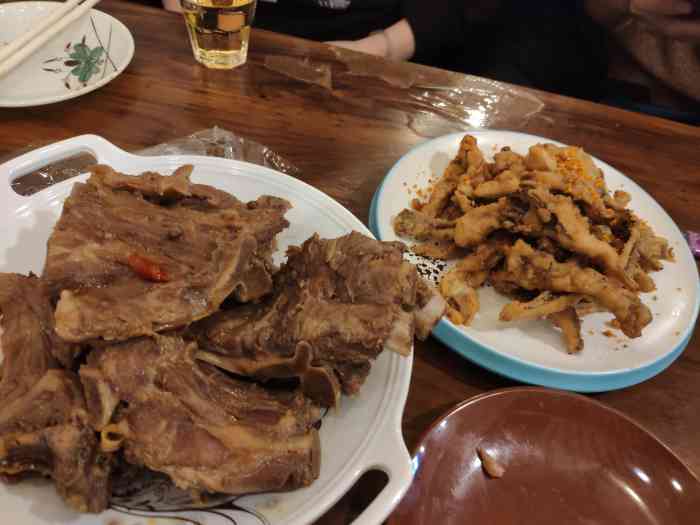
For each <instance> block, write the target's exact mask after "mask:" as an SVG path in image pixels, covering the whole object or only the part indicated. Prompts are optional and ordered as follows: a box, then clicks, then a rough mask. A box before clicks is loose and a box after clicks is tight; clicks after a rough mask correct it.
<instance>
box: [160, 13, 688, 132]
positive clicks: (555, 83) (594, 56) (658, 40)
mask: <svg viewBox="0 0 700 525" xmlns="http://www.w3.org/2000/svg"><path fill="white" fill-rule="evenodd" d="M163 3H164V5H165V6H166V8H168V9H178V8H179V0H163ZM699 11H700V0H692V1H689V0H569V1H561V0H531V1H527V2H524V1H521V0H481V1H479V2H471V1H468V0H275V1H274V2H271V1H268V0H258V8H257V15H256V21H255V26H256V27H261V28H263V29H268V30H271V31H275V32H279V33H285V34H289V35H293V36H299V37H302V38H308V39H311V40H316V41H326V42H328V43H330V44H333V45H337V46H340V47H344V48H348V49H353V50H355V51H360V52H364V53H369V54H372V55H377V56H382V57H384V58H387V59H389V60H396V61H399V60H412V61H414V62H417V63H422V64H426V65H431V66H435V67H441V68H444V69H449V70H452V71H458V72H462V73H468V74H475V75H479V76H483V77H486V78H491V79H495V80H501V81H506V82H511V83H514V84H519V85H524V86H528V87H534V88H538V89H543V90H546V91H551V92H555V93H559V94H564V95H569V96H574V97H578V98H586V99H589V100H598V101H604V102H607V103H611V104H613V105H618V106H623V107H629V108H631V109H636V110H641V111H645V112H651V113H654V112H655V110H659V111H661V114H662V116H666V117H669V118H675V119H677V120H686V121H693V119H694V118H695V117H694V115H695V114H697V113H699V112H698V110H697V107H698V106H699V105H700V53H699V52H698V43H699V42H700V17H698V16H697V15H698V12H699ZM664 107H665V108H670V110H669V111H665V110H664V109H663V108H664ZM659 108H661V109H659ZM657 114H658V113H657ZM685 117H688V118H685Z"/></svg>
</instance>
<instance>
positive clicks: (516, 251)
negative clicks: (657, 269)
mask: <svg viewBox="0 0 700 525" xmlns="http://www.w3.org/2000/svg"><path fill="white" fill-rule="evenodd" d="M495 273H496V274H497V276H496V278H497V279H499V280H506V281H509V282H511V283H514V284H516V285H517V286H519V287H520V288H525V289H527V290H551V291H552V292H559V293H573V294H583V295H587V296H590V297H591V298H592V299H593V300H594V301H595V302H596V303H598V304H599V305H601V306H603V307H604V308H606V309H607V310H608V311H609V312H611V313H612V314H613V315H614V316H615V318H616V319H617V320H618V322H619V323H620V327H621V329H622V331H623V332H624V333H625V335H627V336H628V337H639V336H640V335H642V328H644V327H645V326H646V325H648V324H649V323H650V322H651V319H652V317H651V312H650V311H649V308H647V306H645V305H644V304H643V303H642V302H641V300H640V299H639V297H638V296H637V294H635V293H634V292H632V291H630V290H628V289H626V288H625V287H623V286H622V285H620V284H619V283H618V282H617V281H616V280H613V279H609V278H607V277H606V276H605V275H603V274H601V273H600V272H598V271H596V270H594V269H593V268H583V267H581V266H580V265H579V263H578V262H576V261H573V260H572V261H567V262H565V263H560V262H557V260H556V259H555V258H554V257H552V256H551V255H549V254H547V253H544V252H539V251H536V250H534V249H533V248H532V247H531V246H530V245H529V244H527V243H526V242H524V241H522V240H520V239H519V240H517V241H516V242H515V244H514V245H513V246H512V247H510V248H508V249H507V251H506V265H505V268H504V269H503V270H501V271H499V272H495Z"/></svg>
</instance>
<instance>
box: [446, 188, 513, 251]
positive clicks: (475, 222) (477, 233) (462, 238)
mask: <svg viewBox="0 0 700 525" xmlns="http://www.w3.org/2000/svg"><path fill="white" fill-rule="evenodd" d="M508 206H509V205H508V200H507V199H506V198H505V197H501V198H500V199H498V200H497V201H496V202H494V203H491V204H486V205H484V206H478V207H476V208H473V209H471V210H470V211H468V212H467V213H465V214H464V215H462V216H461V217H460V218H459V219H457V222H456V224H455V233H454V240H455V243H456V244H457V246H462V247H465V248H469V247H472V246H477V245H478V244H479V243H481V242H483V241H484V239H486V237H487V236H488V235H490V234H491V233H493V232H494V231H496V230H497V229H499V228H500V227H501V226H502V224H503V220H504V219H505V215H506V212H507V210H508Z"/></svg>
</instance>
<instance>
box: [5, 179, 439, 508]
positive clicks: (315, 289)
mask: <svg viewBox="0 0 700 525" xmlns="http://www.w3.org/2000/svg"><path fill="white" fill-rule="evenodd" d="M190 172H191V167H189V166H185V167H182V168H180V169H178V170H177V171H176V172H175V173H174V174H173V175H171V176H167V177H166V176H161V175H159V174H157V173H144V174H142V175H140V176H127V175H123V174H120V173H117V172H115V171H113V170H112V169H110V168H108V167H106V166H97V167H95V168H93V170H92V175H91V177H90V178H89V179H88V181H87V182H86V183H77V184H75V185H74V187H73V191H72V193H71V195H70V197H69V198H68V199H67V200H66V202H65V205H64V209H63V214H62V216H61V218H60V220H59V221H58V223H57V224H56V227H55V229H54V232H53V234H52V236H51V238H50V239H49V242H48V255H47V260H46V265H45V268H44V272H43V275H42V276H41V277H36V276H32V275H30V276H28V277H25V276H21V275H16V274H0V315H2V317H1V318H0V319H1V321H0V323H1V325H2V328H3V333H2V338H1V341H2V351H3V354H4V361H3V363H2V368H1V369H0V370H1V375H0V474H2V475H3V476H4V477H5V478H6V479H19V478H21V477H23V476H26V475H28V474H31V473H35V474H39V475H46V476H50V477H51V478H53V480H54V482H55V484H56V487H57V490H58V491H59V493H60V494H61V496H62V497H63V498H64V500H65V501H66V502H67V503H68V504H69V505H70V506H71V507H73V508H75V509H77V510H79V511H82V512H99V511H101V510H103V509H105V508H106V507H107V506H108V505H109V501H110V497H111V487H110V479H111V477H112V475H113V472H114V471H116V470H119V469H118V468H117V467H119V466H120V465H126V464H128V465H133V466H136V467H137V468H141V469H150V470H151V471H154V472H158V473H161V474H165V475H167V476H168V477H169V478H170V479H171V480H172V482H173V483H174V484H175V485H176V486H177V487H179V488H181V489H185V490H187V491H190V492H191V493H192V494H199V495H204V494H207V493H225V494H232V495H237V494H244V493H253V492H261V491H278V490H291V489H295V488H299V487H303V486H306V485H309V484H310V483H311V482H313V480H314V479H315V478H316V477H317V476H318V473H319V464H320V442H319V437H318V431H317V428H318V427H319V426H320V417H321V413H322V408H323V407H329V406H334V405H336V404H337V403H338V400H339V398H340V395H341V393H345V394H356V393H357V392H358V391H359V389H360V387H361V386H362V384H363V382H364V381H365V379H366V377H367V375H368V374H369V372H370V368H371V363H372V361H373V360H374V359H375V358H376V357H377V356H378V355H379V353H380V352H381V351H382V350H383V349H384V348H389V349H391V350H395V351H397V352H399V353H401V354H408V353H409V352H410V349H411V345H412V343H413V336H414V333H417V334H418V335H420V336H423V337H425V336H427V334H428V333H429V331H430V329H431V328H432V326H433V325H434V323H435V322H437V320H438V319H439V318H440V316H441V315H442V313H443V311H444V308H445V305H444V303H443V302H442V300H441V299H440V298H439V297H438V296H437V295H436V294H434V293H433V292H432V289H430V288H428V287H427V286H426V285H425V283H424V282H423V281H422V280H420V279H418V277H417V274H416V270H415V268H414V267H413V266H412V265H410V264H408V263H406V262H404V261H403V251H404V247H403V245H402V244H400V243H382V242H378V241H374V240H372V239H369V238H367V237H365V236H363V235H360V234H358V233H350V234H348V235H346V236H344V237H340V238H338V239H332V240H323V239H319V238H318V237H317V236H314V237H312V238H311V239H309V240H307V241H306V242H305V243H304V244H303V245H302V246H301V247H294V248H290V249H289V251H288V254H287V255H288V260H287V262H286V263H285V264H284V265H283V266H282V268H280V269H276V268H275V267H274V266H273V264H272V253H273V252H274V250H275V238H276V235H277V234H278V233H279V232H280V231H282V230H283V229H284V228H286V227H287V226H288V223H287V221H286V220H285V219H284V214H285V213H286V211H287V210H288V209H289V208H290V204H289V203H288V202H287V201H285V200H284V199H280V198H276V197H269V196H263V197H260V198H258V199H257V200H255V201H251V202H247V203H244V202H241V201H239V200H238V199H236V198H235V197H233V196H231V195H230V194H228V193H225V192H223V191H219V190H217V189H215V188H212V187H209V186H204V185H199V184H193V183H191V182H190V180H189V175H190Z"/></svg>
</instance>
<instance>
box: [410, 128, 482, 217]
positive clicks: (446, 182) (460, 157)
mask: <svg viewBox="0 0 700 525" xmlns="http://www.w3.org/2000/svg"><path fill="white" fill-rule="evenodd" d="M484 169H486V162H485V161H484V156H483V154H482V153H481V150H479V147H478V146H477V143H476V139H475V138H474V137H472V136H471V135H465V136H464V138H463V139H462V141H461V142H460V144H459V151H458V152H457V156H456V157H455V158H454V159H453V160H452V161H451V162H450V163H449V164H448V166H447V168H446V169H445V172H444V173H443V175H442V177H441V178H440V180H439V181H438V182H437V183H436V184H435V186H434V187H433V191H432V193H431V194H430V198H429V199H428V202H427V203H426V204H425V206H424V207H423V209H422V210H421V211H423V213H425V214H426V215H427V216H429V217H436V216H437V215H439V213H440V211H442V209H443V208H444V207H445V206H446V205H447V203H448V202H449V200H450V196H451V195H452V193H453V192H454V191H455V190H456V189H457V186H458V184H459V182H460V180H461V179H463V178H466V179H470V178H472V177H474V176H476V175H479V174H481V173H483V170H484Z"/></svg>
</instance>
